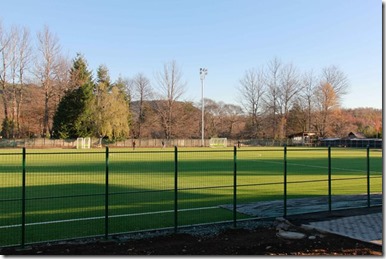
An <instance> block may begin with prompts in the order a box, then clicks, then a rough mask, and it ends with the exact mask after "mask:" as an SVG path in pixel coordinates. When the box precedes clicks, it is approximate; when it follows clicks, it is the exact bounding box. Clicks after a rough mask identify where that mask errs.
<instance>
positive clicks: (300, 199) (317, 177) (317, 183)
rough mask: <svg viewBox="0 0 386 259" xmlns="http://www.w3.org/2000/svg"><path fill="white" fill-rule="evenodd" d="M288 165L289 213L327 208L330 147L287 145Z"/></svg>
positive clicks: (324, 209) (325, 209)
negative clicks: (289, 146) (294, 146)
mask: <svg viewBox="0 0 386 259" xmlns="http://www.w3.org/2000/svg"><path fill="white" fill-rule="evenodd" d="M286 166H287V170H286V173H287V177H286V180H287V191H286V193H287V211H286V213H287V215H293V214H302V213H309V212H317V211H327V210H328V209H329V196H328V195H329V187H328V186H329V185H328V179H329V178H328V150H327V149H326V148H322V149H319V148H318V149H317V148H311V149H310V148H288V149H287V160H286ZM310 198H313V200H312V202H310ZM307 201H308V202H307Z"/></svg>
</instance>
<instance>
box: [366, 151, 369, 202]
mask: <svg viewBox="0 0 386 259" xmlns="http://www.w3.org/2000/svg"><path fill="white" fill-rule="evenodd" d="M366 151H367V152H366V153H367V159H366V160H367V207H368V208H370V146H369V145H367V150H366Z"/></svg>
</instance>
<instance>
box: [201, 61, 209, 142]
mask: <svg viewBox="0 0 386 259" xmlns="http://www.w3.org/2000/svg"><path fill="white" fill-rule="evenodd" d="M207 74H208V69H206V68H200V78H201V146H202V147H203V146H204V145H205V142H204V79H205V76H206V75H207Z"/></svg>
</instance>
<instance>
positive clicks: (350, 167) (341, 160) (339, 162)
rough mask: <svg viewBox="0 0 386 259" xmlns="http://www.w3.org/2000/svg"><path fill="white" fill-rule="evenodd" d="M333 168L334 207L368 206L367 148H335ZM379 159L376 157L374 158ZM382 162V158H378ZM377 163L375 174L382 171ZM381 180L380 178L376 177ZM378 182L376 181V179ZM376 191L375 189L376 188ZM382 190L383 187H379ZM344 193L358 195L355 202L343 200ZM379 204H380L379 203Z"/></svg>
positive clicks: (333, 151)
mask: <svg viewBox="0 0 386 259" xmlns="http://www.w3.org/2000/svg"><path fill="white" fill-rule="evenodd" d="M331 160H332V161H331V170H332V183H331V184H332V195H333V198H332V208H333V209H335V208H337V207H338V206H339V208H342V207H344V208H355V207H366V206H368V191H370V193H371V189H370V190H368V188H367V187H368V181H370V180H371V178H369V177H368V176H371V175H372V172H371V171H370V175H368V171H367V170H368V168H367V152H366V149H339V148H337V149H333V150H332V159H331ZM373 161H374V162H375V161H377V160H376V159H374V160H373ZM378 161H379V162H380V160H378ZM374 165H375V168H374V169H375V171H374V174H378V175H379V173H380V172H381V170H380V171H378V172H377V170H378V169H380V168H381V167H379V165H378V164H376V163H375V164H374ZM375 179H378V180H380V178H374V180H375ZM374 182H375V183H376V181H374ZM374 191H375V189H374ZM379 191H381V189H379ZM343 195H356V197H355V202H354V201H350V202H345V201H344V200H343V201H342V196H343ZM374 205H375V204H374ZM378 205H379V204H378Z"/></svg>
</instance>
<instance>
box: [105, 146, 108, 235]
mask: <svg viewBox="0 0 386 259" xmlns="http://www.w3.org/2000/svg"><path fill="white" fill-rule="evenodd" d="M105 162H106V165H105V166H106V167H105V169H106V179H105V239H107V238H108V235H109V147H108V146H106V160H105Z"/></svg>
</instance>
